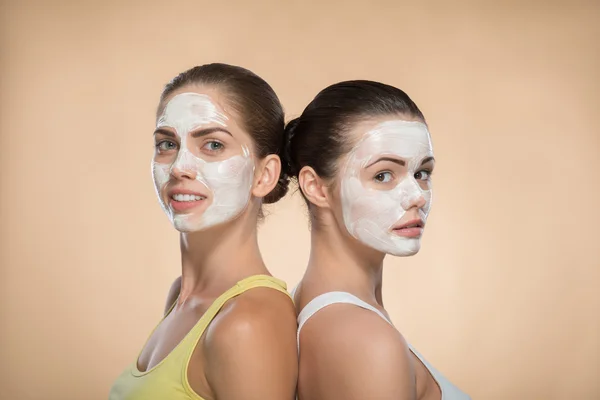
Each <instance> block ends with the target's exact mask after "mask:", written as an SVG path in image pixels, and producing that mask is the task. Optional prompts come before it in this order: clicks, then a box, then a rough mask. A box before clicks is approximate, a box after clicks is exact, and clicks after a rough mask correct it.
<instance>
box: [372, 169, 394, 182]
mask: <svg viewBox="0 0 600 400" xmlns="http://www.w3.org/2000/svg"><path fill="white" fill-rule="evenodd" d="M373 179H375V181H377V182H379V183H388V182H390V181H391V180H392V179H394V176H393V175H392V173H391V172H389V171H386V172H380V173H378V174H377V175H375V177H374V178H373Z"/></svg>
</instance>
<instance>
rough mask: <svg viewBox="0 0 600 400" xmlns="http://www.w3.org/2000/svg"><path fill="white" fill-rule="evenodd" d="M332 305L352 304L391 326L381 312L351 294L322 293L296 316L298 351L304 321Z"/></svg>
mask: <svg viewBox="0 0 600 400" xmlns="http://www.w3.org/2000/svg"><path fill="white" fill-rule="evenodd" d="M332 304H352V305H355V306H358V307H361V308H364V309H366V310H369V311H373V312H374V313H375V314H377V315H379V316H380V317H381V318H383V319H384V320H385V321H386V322H387V323H389V324H390V325H391V324H392V322H391V321H390V320H389V319H387V317H386V316H385V315H384V314H383V313H382V312H381V311H379V310H378V309H377V308H375V307H373V306H372V305H370V304H369V303H367V302H365V301H363V300H361V299H359V298H358V297H356V296H355V295H353V294H350V293H348V292H327V293H323V294H321V295H319V296H317V297H315V298H314V299H312V300H311V301H310V302H309V303H308V304H307V305H306V306H305V307H304V308H303V309H302V311H300V314H298V333H297V334H296V342H297V345H298V350H300V330H301V329H302V327H303V326H304V324H305V323H306V321H308V320H309V319H310V317H312V316H313V315H315V314H316V313H317V312H318V311H319V310H322V309H323V308H325V307H327V306H330V305H332Z"/></svg>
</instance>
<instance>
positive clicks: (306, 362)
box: [299, 304, 415, 399]
mask: <svg viewBox="0 0 600 400" xmlns="http://www.w3.org/2000/svg"><path fill="white" fill-rule="evenodd" d="M300 354H301V360H302V361H301V365H300V369H301V371H300V373H301V378H300V382H299V383H300V391H301V392H305V391H307V390H308V391H311V392H312V393H311V394H312V396H310V397H313V396H315V397H320V398H331V399H338V398H339V399H342V398H343V399H363V398H378V399H413V398H414V395H415V379H414V371H413V366H412V363H411V358H410V353H409V349H408V346H407V344H406V342H405V340H404V338H403V337H402V335H401V334H400V332H398V331H397V330H396V329H395V328H394V327H393V326H392V325H390V324H389V323H388V322H387V321H385V320H383V319H382V318H381V317H380V316H379V315H377V314H375V313H374V312H372V311H369V310H365V309H363V308H360V307H357V306H354V305H351V304H334V305H330V306H327V307H325V308H324V309H322V310H320V311H319V312H318V313H316V314H315V315H314V316H313V317H312V318H311V319H310V320H309V321H307V323H306V325H305V326H304V327H303V328H302V335H301V342H300ZM315 390H317V391H318V393H315V392H314V391H315Z"/></svg>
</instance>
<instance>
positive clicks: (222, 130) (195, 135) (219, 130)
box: [192, 126, 233, 138]
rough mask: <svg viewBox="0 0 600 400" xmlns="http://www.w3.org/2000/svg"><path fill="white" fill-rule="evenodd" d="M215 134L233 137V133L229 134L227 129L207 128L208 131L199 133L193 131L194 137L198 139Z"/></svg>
mask: <svg viewBox="0 0 600 400" xmlns="http://www.w3.org/2000/svg"><path fill="white" fill-rule="evenodd" d="M213 132H225V133H226V134H228V135H229V136H233V135H232V134H231V132H229V131H228V130H227V129H225V128H221V127H218V126H215V127H214V128H206V129H199V130H197V131H193V132H192V137H194V138H197V137H201V136H206V135H210V134H211V133H213Z"/></svg>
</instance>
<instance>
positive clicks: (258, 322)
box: [207, 288, 296, 351]
mask: <svg viewBox="0 0 600 400" xmlns="http://www.w3.org/2000/svg"><path fill="white" fill-rule="evenodd" d="M295 332H296V314H295V311H294V305H293V303H292V301H291V299H290V298H289V297H288V296H287V295H286V294H284V293H281V292H278V291H276V290H273V289H269V288H254V289H251V290H248V291H247V292H244V293H242V294H241V295H239V296H237V297H235V298H233V299H231V300H230V301H229V302H228V303H227V304H225V306H224V307H223V309H222V310H221V312H220V313H219V314H217V316H216V317H215V319H214V321H213V322H212V323H211V325H210V327H209V329H208V330H207V340H208V344H209V345H211V347H213V346H214V347H215V349H219V348H220V347H221V346H222V345H223V344H226V345H225V346H223V347H226V348H231V346H232V345H234V346H242V345H244V344H251V342H260V341H265V340H266V338H267V337H268V336H274V337H279V338H281V337H285V334H286V333H287V334H289V333H293V334H294V337H295ZM282 335H283V336H282ZM247 350H251V349H244V351H247Z"/></svg>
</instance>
